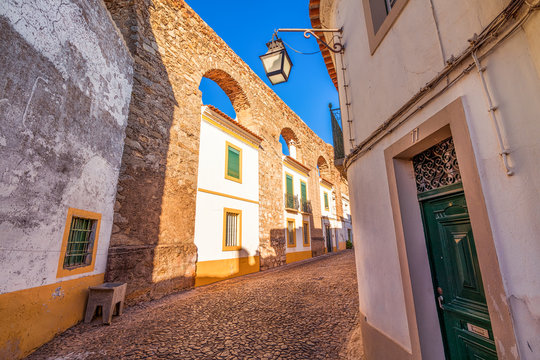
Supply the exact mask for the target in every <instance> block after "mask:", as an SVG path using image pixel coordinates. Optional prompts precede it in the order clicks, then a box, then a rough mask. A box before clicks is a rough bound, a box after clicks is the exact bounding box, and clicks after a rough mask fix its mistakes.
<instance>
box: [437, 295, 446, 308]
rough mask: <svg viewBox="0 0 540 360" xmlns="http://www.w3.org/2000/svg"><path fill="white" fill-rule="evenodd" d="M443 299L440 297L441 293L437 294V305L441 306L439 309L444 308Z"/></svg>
mask: <svg viewBox="0 0 540 360" xmlns="http://www.w3.org/2000/svg"><path fill="white" fill-rule="evenodd" d="M443 301H444V298H443V297H442V295H439V296H437V302H438V303H439V307H440V308H441V310H444V306H443Z"/></svg>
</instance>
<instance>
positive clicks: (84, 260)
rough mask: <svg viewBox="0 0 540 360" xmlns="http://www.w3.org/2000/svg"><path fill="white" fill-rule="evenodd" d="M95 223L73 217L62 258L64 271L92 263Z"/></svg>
mask: <svg viewBox="0 0 540 360" xmlns="http://www.w3.org/2000/svg"><path fill="white" fill-rule="evenodd" d="M96 224H97V221H96V220H93V219H83V218H79V217H75V216H74V217H73V218H72V219H71V226H70V229H69V237H68V241H67V247H66V255H65V257H64V266H63V267H64V269H72V268H76V267H80V266H87V265H90V264H91V263H92V250H93V246H94V239H95V231H96Z"/></svg>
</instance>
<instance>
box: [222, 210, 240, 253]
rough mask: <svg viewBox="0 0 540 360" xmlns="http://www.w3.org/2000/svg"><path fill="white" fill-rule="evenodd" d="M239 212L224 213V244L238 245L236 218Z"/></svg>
mask: <svg viewBox="0 0 540 360" xmlns="http://www.w3.org/2000/svg"><path fill="white" fill-rule="evenodd" d="M239 217H240V215H239V214H236V213H232V212H228V213H227V215H226V227H227V228H226V229H225V231H226V235H225V246H227V247H229V246H240V244H239V241H238V240H239V236H238V218H239Z"/></svg>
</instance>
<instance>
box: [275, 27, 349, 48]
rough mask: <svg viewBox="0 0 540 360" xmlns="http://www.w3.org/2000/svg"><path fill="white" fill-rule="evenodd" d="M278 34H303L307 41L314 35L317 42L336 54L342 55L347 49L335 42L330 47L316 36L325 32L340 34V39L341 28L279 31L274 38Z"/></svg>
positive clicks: (276, 31)
mask: <svg viewBox="0 0 540 360" xmlns="http://www.w3.org/2000/svg"><path fill="white" fill-rule="evenodd" d="M278 32H303V33H304V37H305V38H306V39H309V38H310V37H311V36H312V35H313V37H314V38H315V39H316V40H317V42H319V43H321V44H323V45H324V46H325V47H326V48H327V49H328V50H330V51H331V52H333V53H335V54H338V53H342V52H343V50H344V49H345V47H344V46H343V44H341V43H340V42H334V43H333V45H329V44H328V43H326V42H325V41H324V40H322V39H321V37H320V36H319V35H317V34H316V33H325V32H330V33H338V34H339V37H340V38H341V34H343V28H340V29H277V30H275V32H274V36H276V37H277V33H278ZM272 38H273V37H272Z"/></svg>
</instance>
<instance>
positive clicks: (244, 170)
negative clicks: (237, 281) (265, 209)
mask: <svg viewBox="0 0 540 360" xmlns="http://www.w3.org/2000/svg"><path fill="white" fill-rule="evenodd" d="M260 141H261V139H260V138H259V137H257V136H256V135H255V134H253V133H251V132H250V131H249V130H247V129H245V128H243V127H241V126H240V125H239V124H238V123H237V122H236V121H235V120H233V119H231V118H229V117H227V116H226V115H225V114H223V113H221V112H220V111H218V110H217V109H215V108H213V107H212V106H204V107H203V109H202V120H201V140H200V147H199V168H198V189H197V205H196V206H197V208H196V216H195V245H196V246H197V254H198V258H197V270H196V278H195V286H200V285H206V284H209V283H212V282H215V281H219V280H223V279H226V278H230V277H235V276H240V275H244V274H249V273H252V272H256V271H259V254H258V247H259V150H258V147H259V144H260Z"/></svg>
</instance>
